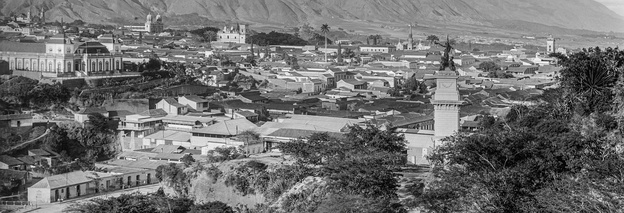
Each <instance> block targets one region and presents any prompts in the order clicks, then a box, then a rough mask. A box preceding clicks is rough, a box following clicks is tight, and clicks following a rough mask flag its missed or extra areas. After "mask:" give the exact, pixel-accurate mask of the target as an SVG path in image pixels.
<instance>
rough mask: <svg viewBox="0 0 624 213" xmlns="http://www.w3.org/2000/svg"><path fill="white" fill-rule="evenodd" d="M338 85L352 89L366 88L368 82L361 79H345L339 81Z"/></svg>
mask: <svg viewBox="0 0 624 213" xmlns="http://www.w3.org/2000/svg"><path fill="white" fill-rule="evenodd" d="M336 87H338V88H341V87H344V88H347V89H350V90H356V89H366V88H367V87H368V83H367V82H366V81H360V80H357V79H343V80H340V81H338V83H337V84H336Z"/></svg>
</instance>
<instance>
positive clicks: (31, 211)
mask: <svg viewBox="0 0 624 213" xmlns="http://www.w3.org/2000/svg"><path fill="white" fill-rule="evenodd" d="M159 187H160V185H159V184H153V185H149V186H141V187H134V188H129V189H124V190H117V191H113V192H108V193H106V194H101V195H97V196H91V197H82V198H76V199H71V200H68V201H64V202H56V203H50V204H42V205H37V207H35V206H28V207H26V208H24V209H20V210H18V211H17V212H18V213H26V212H28V213H55V212H63V210H64V209H65V208H67V207H69V206H70V205H72V204H75V203H79V202H83V201H88V200H91V199H95V198H108V197H117V196H120V195H122V194H129V193H135V192H140V193H143V194H147V193H152V192H156V190H158V188H159Z"/></svg>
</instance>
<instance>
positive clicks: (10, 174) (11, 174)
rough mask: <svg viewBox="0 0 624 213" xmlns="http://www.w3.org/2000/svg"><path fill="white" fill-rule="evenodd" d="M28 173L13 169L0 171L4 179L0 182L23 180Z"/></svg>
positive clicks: (0, 175)
mask: <svg viewBox="0 0 624 213" xmlns="http://www.w3.org/2000/svg"><path fill="white" fill-rule="evenodd" d="M27 174H28V172H26V171H17V170H12V169H0V177H3V178H2V179H3V180H0V181H9V180H11V179H22V178H24V176H26V175H27Z"/></svg>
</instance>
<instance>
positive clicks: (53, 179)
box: [30, 171, 115, 189]
mask: <svg viewBox="0 0 624 213" xmlns="http://www.w3.org/2000/svg"><path fill="white" fill-rule="evenodd" d="M114 175H115V174H110V173H102V172H91V171H86V172H84V171H75V172H70V173H65V174H59V175H54V176H50V177H46V178H43V179H42V180H41V181H39V182H37V183H35V185H32V186H31V187H30V188H47V189H56V188H61V187H65V186H71V185H76V184H81V183H88V182H92V181H94V180H93V178H96V177H100V178H104V177H110V176H114Z"/></svg>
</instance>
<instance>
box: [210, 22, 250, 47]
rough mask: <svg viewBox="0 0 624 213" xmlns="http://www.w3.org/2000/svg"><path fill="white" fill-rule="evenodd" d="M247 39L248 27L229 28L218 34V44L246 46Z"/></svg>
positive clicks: (238, 25)
mask: <svg viewBox="0 0 624 213" xmlns="http://www.w3.org/2000/svg"><path fill="white" fill-rule="evenodd" d="M245 39H247V25H240V24H237V25H236V27H230V28H228V27H227V26H225V27H223V30H221V31H219V32H218V33H217V42H223V43H238V44H244V43H245Z"/></svg>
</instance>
